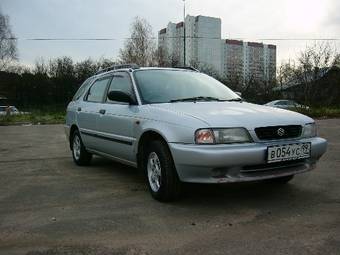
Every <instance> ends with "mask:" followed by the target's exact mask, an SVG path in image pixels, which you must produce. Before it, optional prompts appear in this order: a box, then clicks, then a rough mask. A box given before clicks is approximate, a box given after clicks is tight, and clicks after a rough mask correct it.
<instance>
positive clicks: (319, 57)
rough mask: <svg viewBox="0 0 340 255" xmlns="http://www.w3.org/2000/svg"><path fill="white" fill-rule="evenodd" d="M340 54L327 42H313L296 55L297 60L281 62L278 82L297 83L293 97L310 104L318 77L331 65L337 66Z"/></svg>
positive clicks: (280, 83)
mask: <svg viewBox="0 0 340 255" xmlns="http://www.w3.org/2000/svg"><path fill="white" fill-rule="evenodd" d="M339 64H340V55H339V53H337V52H336V50H335V49H334V48H332V47H331V45H330V44H329V43H315V44H314V45H312V46H308V47H307V48H306V49H305V50H303V51H301V52H300V53H299V55H298V58H297V61H296V62H294V61H292V60H289V61H288V62H283V63H282V64H281V66H280V67H279V69H278V77H277V78H278V84H279V85H281V88H282V85H283V84H290V85H297V86H298V87H296V88H295V89H294V94H295V96H294V97H295V99H297V100H301V101H303V103H304V104H306V105H309V104H311V103H312V102H311V100H312V98H313V97H314V96H315V93H319V92H320V91H316V90H315V88H316V87H317V83H318V81H319V80H320V78H321V77H322V76H323V75H324V74H325V73H326V72H327V71H328V70H330V68H331V67H333V66H339Z"/></svg>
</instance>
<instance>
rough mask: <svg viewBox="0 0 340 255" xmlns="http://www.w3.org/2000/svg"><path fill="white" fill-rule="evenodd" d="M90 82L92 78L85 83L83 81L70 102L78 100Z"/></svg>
mask: <svg viewBox="0 0 340 255" xmlns="http://www.w3.org/2000/svg"><path fill="white" fill-rule="evenodd" d="M92 80H93V78H88V79H87V80H86V81H84V83H83V84H82V85H81V86H80V87H79V89H78V91H77V92H76V94H75V95H74V97H73V99H72V101H76V100H78V99H79V98H80V97H81V96H82V95H83V94H84V92H85V89H86V88H87V86H88V85H89V84H90V83H91V81H92Z"/></svg>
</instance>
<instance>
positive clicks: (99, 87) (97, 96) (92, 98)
mask: <svg viewBox="0 0 340 255" xmlns="http://www.w3.org/2000/svg"><path fill="white" fill-rule="evenodd" d="M109 80H110V78H109V77H107V78H104V79H101V80H97V81H95V83H93V85H92V86H91V88H90V89H89V92H88V94H87V99H86V101H89V102H102V100H103V98H104V94H105V91H106V85H107V83H108V81H109Z"/></svg>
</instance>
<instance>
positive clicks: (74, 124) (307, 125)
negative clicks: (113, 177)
mask: <svg viewBox="0 0 340 255" xmlns="http://www.w3.org/2000/svg"><path fill="white" fill-rule="evenodd" d="M65 129H66V134H67V136H68V138H69V142H70V148H71V150H72V156H73V159H74V162H75V163H76V164H77V165H87V164H89V163H90V161H91V158H92V155H93V154H95V155H100V156H104V157H107V158H111V159H113V160H116V161H119V162H121V163H124V164H127V165H130V166H133V167H139V168H140V169H142V170H143V171H144V172H145V176H146V179H147V183H148V186H149V190H150V192H151V194H152V196H153V197H154V198H156V199H158V200H160V201H169V200H173V199H176V198H178V196H179V195H180V191H181V183H182V182H191V183H229V182H245V181H258V180H270V181H272V182H275V183H287V182H288V181H290V180H291V179H292V178H293V176H294V175H296V174H300V173H303V172H306V171H309V170H311V169H313V168H314V166H315V164H316V162H317V160H318V159H319V158H320V157H321V156H322V155H323V154H324V153H325V151H326V147H327V142H326V140H325V139H323V138H320V137H317V130H316V125H315V122H314V120H313V119H311V118H309V117H307V116H304V115H301V114H299V113H295V112H292V111H287V110H283V109H275V108H271V107H266V106H261V105H256V104H250V103H246V102H244V101H242V99H241V98H240V97H239V96H238V95H237V94H236V93H234V92H233V91H231V90H230V89H229V88H228V87H226V86H225V85H224V84H222V83H220V82H218V81H217V80H215V79H213V78H212V77H210V76H208V75H205V74H203V73H200V72H197V71H195V70H186V69H176V68H138V67H136V66H131V67H129V66H121V67H117V66H116V67H113V68H109V69H107V70H104V71H102V72H100V73H99V74H97V75H95V76H93V77H91V78H89V79H88V80H86V81H85V82H84V84H83V85H82V86H81V87H80V88H79V90H78V92H77V93H76V94H75V96H74V98H73V100H72V102H70V103H69V105H68V107H67V117H66V125H65Z"/></svg>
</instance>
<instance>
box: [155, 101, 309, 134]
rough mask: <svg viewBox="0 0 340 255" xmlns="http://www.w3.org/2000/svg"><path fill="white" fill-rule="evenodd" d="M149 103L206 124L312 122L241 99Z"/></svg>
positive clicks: (246, 124)
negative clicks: (230, 100) (239, 100)
mask: <svg viewBox="0 0 340 255" xmlns="http://www.w3.org/2000/svg"><path fill="white" fill-rule="evenodd" d="M151 107H155V108H158V109H162V110H165V111H170V112H173V113H175V114H177V115H182V116H183V115H186V116H190V117H193V118H196V119H200V120H201V121H203V122H205V123H206V124H207V125H208V126H210V127H245V128H247V129H248V130H253V129H254V128H256V127H265V126H277V125H304V124H306V123H311V122H314V121H313V119H311V118H309V117H307V116H305V115H302V114H299V113H296V112H292V111H288V110H283V109H279V108H273V107H269V106H263V105H257V104H251V103H245V102H196V103H195V102H178V103H167V104H153V105H151ZM176 121H177V122H178V119H177V120H176Z"/></svg>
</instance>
